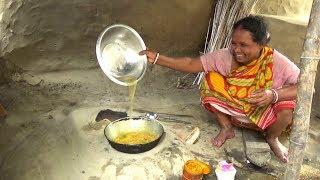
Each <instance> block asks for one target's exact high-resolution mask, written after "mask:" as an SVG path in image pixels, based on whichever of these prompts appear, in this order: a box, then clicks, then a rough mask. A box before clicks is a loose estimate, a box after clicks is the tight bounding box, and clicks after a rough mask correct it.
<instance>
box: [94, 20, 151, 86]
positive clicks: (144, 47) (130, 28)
mask: <svg viewBox="0 0 320 180" xmlns="http://www.w3.org/2000/svg"><path fill="white" fill-rule="evenodd" d="M115 27H122V28H126V29H128V30H129V31H130V32H132V33H133V34H134V35H135V36H136V38H137V39H138V41H139V44H140V45H141V46H142V49H143V50H145V49H146V45H145V43H144V41H143V39H142V38H141V36H140V35H139V33H138V32H137V31H136V30H134V29H133V28H132V27H130V26H127V25H125V24H113V25H110V26H107V27H106V28H105V29H104V30H103V31H102V33H100V35H99V37H98V40H97V44H96V55H97V59H98V63H99V65H100V67H101V69H102V71H103V72H104V74H105V75H106V76H107V77H108V78H109V79H111V80H112V81H113V82H115V83H117V84H120V85H123V86H130V85H131V84H128V83H124V82H122V81H119V80H118V79H116V78H115V77H113V76H111V75H110V74H109V73H106V72H105V70H104V68H102V54H101V53H100V48H101V46H100V45H101V41H102V38H103V36H104V34H105V33H106V32H107V31H109V30H110V29H112V28H115ZM143 56H145V58H144V66H146V67H145V68H144V69H143V72H142V74H141V75H140V77H139V78H138V79H137V80H136V82H138V81H140V79H141V78H142V77H143V76H144V74H145V73H146V70H147V63H148V62H147V58H146V55H143Z"/></svg>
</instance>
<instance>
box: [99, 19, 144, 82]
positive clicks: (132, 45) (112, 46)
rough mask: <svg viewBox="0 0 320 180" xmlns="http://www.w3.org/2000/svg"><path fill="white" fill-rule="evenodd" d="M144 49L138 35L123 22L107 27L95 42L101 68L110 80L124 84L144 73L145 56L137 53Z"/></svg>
mask: <svg viewBox="0 0 320 180" xmlns="http://www.w3.org/2000/svg"><path fill="white" fill-rule="evenodd" d="M145 49H146V46H145V44H144V42H143V40H142V38H141V37H140V35H139V34H138V33H137V32H136V31H135V30H134V29H133V28H131V27H129V26H127V25H123V24H115V25H112V26H109V27H107V28H106V29H105V30H104V31H103V32H102V33H101V34H100V36H99V38H98V40H97V44H96V54H97V58H98V62H99V65H100V67H101V69H102V70H103V72H104V73H105V74H106V75H107V77H108V78H109V79H110V80H112V81H113V82H115V83H117V84H120V85H124V86H130V85H132V84H134V83H136V82H137V81H139V80H140V79H141V78H142V77H143V75H144V74H145V72H146V68H147V57H146V56H145V55H143V56H140V55H139V52H140V51H142V50H145Z"/></svg>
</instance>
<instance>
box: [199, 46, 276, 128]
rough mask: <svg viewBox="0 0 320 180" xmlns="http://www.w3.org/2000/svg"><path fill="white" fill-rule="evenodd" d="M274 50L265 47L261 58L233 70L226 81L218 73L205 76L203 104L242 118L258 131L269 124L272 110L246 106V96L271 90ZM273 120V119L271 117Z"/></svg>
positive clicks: (202, 90) (202, 94)
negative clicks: (213, 104)
mask: <svg viewBox="0 0 320 180" xmlns="http://www.w3.org/2000/svg"><path fill="white" fill-rule="evenodd" d="M272 55H273V49H272V48H269V47H264V48H263V49H262V53H261V56H260V57H259V58H258V59H256V60H254V61H252V62H251V63H249V64H247V65H244V66H240V67H238V68H237V69H235V70H233V71H232V72H231V73H230V74H229V75H228V76H227V77H224V76H222V75H221V74H219V73H218V72H214V71H211V72H208V73H207V74H206V76H205V79H204V80H203V82H202V84H201V86H200V90H201V98H202V104H203V105H206V103H209V104H212V103H215V104H217V105H219V106H221V107H223V108H226V109H231V110H232V111H234V112H237V113H241V114H245V115H246V116H247V117H248V118H249V119H250V120H251V121H252V122H253V123H254V124H256V125H257V126H258V127H259V128H262V129H264V128H266V126H268V125H270V123H266V122H265V121H269V120H268V119H270V118H271V115H272V114H270V113H271V112H272V108H271V106H263V107H256V106H253V105H252V104H250V103H249V102H248V97H249V95H250V94H251V93H252V92H253V91H255V90H258V89H271V87H272V65H273V59H272ZM272 118H273V119H274V118H275V116H274V117H272Z"/></svg>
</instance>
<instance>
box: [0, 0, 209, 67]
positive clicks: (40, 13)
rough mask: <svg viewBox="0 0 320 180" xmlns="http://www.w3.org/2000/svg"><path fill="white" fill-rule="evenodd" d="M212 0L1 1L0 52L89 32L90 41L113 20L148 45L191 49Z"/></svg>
mask: <svg viewBox="0 0 320 180" xmlns="http://www.w3.org/2000/svg"><path fill="white" fill-rule="evenodd" d="M213 2H214V1H212V0H199V1H191V0H153V1H144V0H135V1H129V0H75V1H59V0H48V1H41V0H34V1H26V0H16V1H4V0H2V2H1V4H2V7H1V8H0V10H2V12H1V16H2V18H1V23H0V32H1V34H0V38H1V46H0V47H1V49H0V50H1V54H0V55H4V54H5V53H10V52H12V51H13V50H14V49H17V48H21V47H25V46H28V45H30V44H34V43H36V42H39V41H44V40H45V39H51V42H52V43H55V42H59V43H60V44H61V43H63V42H64V41H66V40H67V39H81V38H84V37H90V38H92V39H91V40H92V41H89V42H88V43H95V40H96V38H97V36H98V33H100V32H101V31H102V30H103V28H104V27H106V26H108V25H111V24H114V23H123V24H127V25H129V26H132V27H133V28H135V29H136V30H137V31H138V32H139V33H140V34H141V36H142V37H143V39H144V40H145V42H146V44H147V45H148V46H149V47H153V48H157V49H159V50H161V51H166V52H176V51H177V52H183V53H186V52H188V53H194V52H197V51H198V50H199V49H200V47H202V46H203V42H204V39H205V37H204V36H205V33H206V31H207V24H208V21H209V16H210V12H211V8H212V4H213ZM159 42H161V43H159ZM48 43H50V41H49V42H48ZM48 45H49V44H48ZM27 61H28V60H27ZM29 61H32V60H31V59H30V60H29Z"/></svg>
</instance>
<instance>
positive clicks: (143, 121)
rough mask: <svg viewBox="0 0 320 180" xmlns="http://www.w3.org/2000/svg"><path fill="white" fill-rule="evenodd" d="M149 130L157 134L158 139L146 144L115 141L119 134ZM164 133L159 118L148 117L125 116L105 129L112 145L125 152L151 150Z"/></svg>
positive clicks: (105, 133)
mask: <svg viewBox="0 0 320 180" xmlns="http://www.w3.org/2000/svg"><path fill="white" fill-rule="evenodd" d="M140 131H143V132H149V133H152V134H154V135H156V137H157V139H155V140H154V141H151V142H148V143H145V144H133V145H132V144H120V143H117V142H115V139H116V138H117V137H118V136H121V135H123V134H126V133H130V132H140ZM163 134H164V129H163V126H162V125H161V124H160V123H159V122H158V121H157V120H150V119H147V118H123V119H119V120H116V121H113V122H111V123H110V124H108V126H106V128H105V129H104V135H105V136H106V138H107V140H108V141H109V143H110V145H111V146H112V147H113V148H114V149H116V150H118V151H121V152H125V153H131V154H135V153H141V152H145V151H149V150H151V149H152V148H154V147H155V146H156V145H157V144H158V143H159V141H160V139H161V138H162V136H163Z"/></svg>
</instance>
